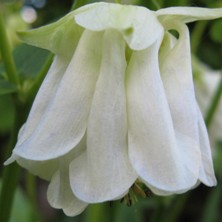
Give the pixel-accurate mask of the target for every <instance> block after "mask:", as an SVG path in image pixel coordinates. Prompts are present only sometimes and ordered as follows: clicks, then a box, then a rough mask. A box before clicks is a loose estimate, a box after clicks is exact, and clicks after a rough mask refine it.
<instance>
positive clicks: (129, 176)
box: [70, 30, 137, 203]
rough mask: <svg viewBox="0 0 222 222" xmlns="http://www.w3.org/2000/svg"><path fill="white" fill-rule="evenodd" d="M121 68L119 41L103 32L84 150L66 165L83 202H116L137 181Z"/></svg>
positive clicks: (122, 56)
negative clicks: (128, 150) (129, 151)
mask: <svg viewBox="0 0 222 222" xmlns="http://www.w3.org/2000/svg"><path fill="white" fill-rule="evenodd" d="M125 68H126V61H125V43H124V41H123V38H122V37H121V35H120V34H119V33H118V32H116V31H114V30H107V31H106V32H105V34H104V40H103V57H102V64H101V70H100V76H99V79H98V82H97V85H96V90H95V95H94V97H93V102H92V107H91V111H90V116H89V122H88V127H87V150H86V153H85V154H84V155H82V156H80V157H79V158H78V159H76V160H74V161H73V162H72V163H71V165H70V180H71V186H72V190H73V192H74V193H75V195H76V196H77V197H78V198H79V199H81V200H83V201H86V202H90V203H91V202H93V203H95V202H103V201H106V200H112V199H116V198H117V197H119V196H122V195H123V194H125V193H126V192H127V191H128V189H129V188H130V186H131V185H132V184H133V182H134V181H135V180H136V177H137V175H136V174H135V172H134V170H133V168H132V167H131V165H130V162H129V158H128V152H127V119H126V98H125V86H124V81H125Z"/></svg>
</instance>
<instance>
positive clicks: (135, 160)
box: [127, 42, 198, 195]
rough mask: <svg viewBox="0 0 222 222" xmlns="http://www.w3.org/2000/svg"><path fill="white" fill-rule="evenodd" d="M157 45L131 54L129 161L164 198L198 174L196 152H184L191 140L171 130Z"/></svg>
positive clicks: (181, 187)
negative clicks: (195, 161) (193, 161)
mask: <svg viewBox="0 0 222 222" xmlns="http://www.w3.org/2000/svg"><path fill="white" fill-rule="evenodd" d="M159 44H160V43H159V42H157V43H155V44H154V45H152V46H151V47H149V48H148V49H146V50H143V51H140V52H134V53H133V55H132V58H131V61H130V64H129V68H128V80H127V99H128V100H127V102H128V109H127V110H128V119H129V121H128V122H129V132H128V138H129V155H130V160H131V163H132V165H133V167H134V168H135V169H136V171H137V173H138V174H139V176H140V178H141V180H143V181H144V183H145V184H146V185H147V186H149V187H150V188H151V189H152V187H155V188H156V189H157V190H159V191H160V192H159V193H157V192H156V193H157V194H160V195H166V193H176V192H180V191H181V190H187V189H189V188H190V187H192V186H193V185H194V184H196V182H197V179H198V172H196V171H197V170H196V169H195V171H193V165H194V163H192V160H193V159H195V160H196V153H195V152H194V153H193V152H192V153H190V152H188V153H187V147H191V145H193V144H192V143H193V141H191V140H190V139H189V138H184V137H182V136H181V134H179V133H176V132H175V131H174V127H173V122H172V117H171V113H170V109H169V106H168V103H167V100H166V96H165V92H164V88H163V85H162V81H161V79H160V72H159V67H158V65H159V64H158V50H159ZM194 150H195V149H194ZM193 154H194V157H193V156H192V155H193ZM197 160H198V159H197ZM161 191H162V192H161ZM153 192H155V190H154V189H153Z"/></svg>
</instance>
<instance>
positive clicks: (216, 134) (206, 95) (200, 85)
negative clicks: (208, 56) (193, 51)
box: [193, 59, 222, 151]
mask: <svg viewBox="0 0 222 222" xmlns="http://www.w3.org/2000/svg"><path fill="white" fill-rule="evenodd" d="M193 64H194V65H193V67H194V73H195V76H196V81H195V91H196V97H197V100H198V103H199V105H200V109H201V111H202V113H203V114H204V115H205V116H206V115H207V112H208V109H209V107H210V106H211V102H212V100H213V97H214V93H215V91H216V90H217V87H218V85H219V83H220V79H221V76H222V73H221V71H220V70H212V69H211V68H210V67H208V66H207V65H206V64H204V63H201V62H200V61H198V60H197V59H195V60H193ZM221 113H222V99H220V102H219V104H218V107H217V109H216V112H215V115H214V118H213V119H212V123H211V126H210V129H209V137H210V142H211V146H212V148H213V149H214V151H215V149H216V145H217V142H219V141H221V140H222V116H221Z"/></svg>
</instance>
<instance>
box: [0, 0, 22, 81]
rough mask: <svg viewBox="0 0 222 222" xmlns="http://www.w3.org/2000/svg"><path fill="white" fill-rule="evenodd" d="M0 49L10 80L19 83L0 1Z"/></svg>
mask: <svg viewBox="0 0 222 222" xmlns="http://www.w3.org/2000/svg"><path fill="white" fill-rule="evenodd" d="M0 39H1V41H0V51H1V54H2V59H3V62H4V66H5V70H6V73H7V76H8V79H9V81H10V82H12V83H14V84H16V85H19V78H18V75H17V73H16V67H15V63H14V60H13V57H12V53H11V48H10V44H9V41H8V38H7V34H6V30H5V25H4V19H3V5H2V4H1V3H0Z"/></svg>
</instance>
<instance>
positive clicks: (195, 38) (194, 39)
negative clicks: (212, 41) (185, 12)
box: [191, 21, 208, 54]
mask: <svg viewBox="0 0 222 222" xmlns="http://www.w3.org/2000/svg"><path fill="white" fill-rule="evenodd" d="M207 24H208V21H199V22H197V23H196V24H195V26H194V29H193V31H192V35H191V49H192V52H193V54H196V52H197V49H198V46H199V44H200V42H201V38H202V37H203V32H204V30H205V28H206V27H207Z"/></svg>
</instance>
